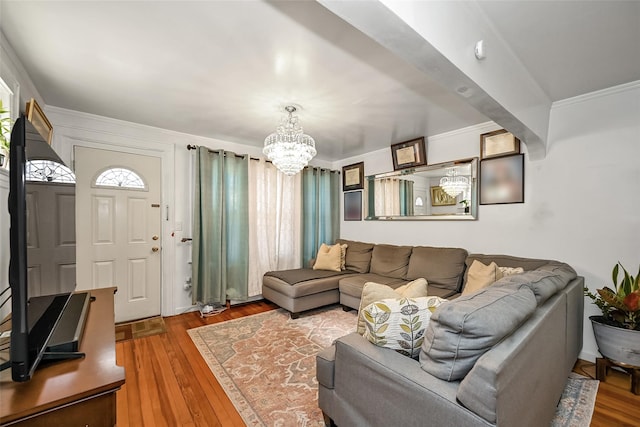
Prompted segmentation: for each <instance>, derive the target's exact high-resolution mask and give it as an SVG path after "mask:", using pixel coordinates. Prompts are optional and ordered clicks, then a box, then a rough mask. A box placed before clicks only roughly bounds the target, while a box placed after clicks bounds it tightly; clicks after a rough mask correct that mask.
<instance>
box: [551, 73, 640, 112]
mask: <svg viewBox="0 0 640 427" xmlns="http://www.w3.org/2000/svg"><path fill="white" fill-rule="evenodd" d="M638 88H640V80H635V81H633V82H629V83H623V84H621V85H617V86H611V87H608V88H606V89H601V90H596V91H594V92H589V93H585V94H582V95H578V96H574V97H572V98H566V99H561V100H559V101H555V102H553V103H552V104H551V109H552V110H554V109H556V108H563V107H567V106H569V105H574V104H579V103H581V102H586V101H591V100H592V99H597V98H602V97H604V96H609V95H614V94H616V93H621V92H627V91H631V90H634V89H638Z"/></svg>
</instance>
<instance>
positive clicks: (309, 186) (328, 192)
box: [302, 167, 340, 267]
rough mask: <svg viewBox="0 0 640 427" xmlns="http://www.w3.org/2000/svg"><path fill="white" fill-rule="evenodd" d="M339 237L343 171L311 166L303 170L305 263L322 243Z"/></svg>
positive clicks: (328, 242) (313, 256)
mask: <svg viewBox="0 0 640 427" xmlns="http://www.w3.org/2000/svg"><path fill="white" fill-rule="evenodd" d="M338 237H340V174H339V173H338V172H337V171H330V170H327V169H320V168H312V167H308V168H305V169H304V170H303V171H302V266H303V267H307V265H308V263H309V260H311V259H312V258H315V256H316V254H317V252H318V248H319V247H320V245H321V244H322V243H327V244H333V243H334V241H335V240H336V239H337V238H338Z"/></svg>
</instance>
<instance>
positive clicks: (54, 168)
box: [25, 160, 76, 183]
mask: <svg viewBox="0 0 640 427" xmlns="http://www.w3.org/2000/svg"><path fill="white" fill-rule="evenodd" d="M25 178H26V180H27V181H32V182H33V181H35V182H63V183H64V182H66V183H75V182H76V176H75V174H74V173H73V171H71V169H69V168H68V167H66V166H65V165H63V164H61V163H58V162H54V161H53V160H29V161H28V162H27V163H26V165H25Z"/></svg>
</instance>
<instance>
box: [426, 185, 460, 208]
mask: <svg viewBox="0 0 640 427" xmlns="http://www.w3.org/2000/svg"><path fill="white" fill-rule="evenodd" d="M455 205H456V198H455V197H452V196H450V195H448V194H447V193H446V191H444V190H443V189H442V187H440V186H439V185H435V186H433V187H431V206H455Z"/></svg>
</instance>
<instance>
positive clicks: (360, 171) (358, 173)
mask: <svg viewBox="0 0 640 427" xmlns="http://www.w3.org/2000/svg"><path fill="white" fill-rule="evenodd" d="M363 189H364V162H360V163H354V164H352V165H349V166H343V167H342V191H351V190H363Z"/></svg>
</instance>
